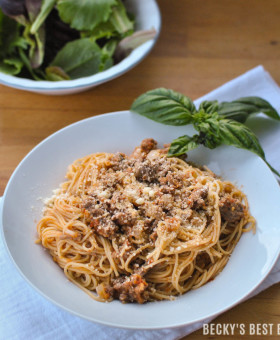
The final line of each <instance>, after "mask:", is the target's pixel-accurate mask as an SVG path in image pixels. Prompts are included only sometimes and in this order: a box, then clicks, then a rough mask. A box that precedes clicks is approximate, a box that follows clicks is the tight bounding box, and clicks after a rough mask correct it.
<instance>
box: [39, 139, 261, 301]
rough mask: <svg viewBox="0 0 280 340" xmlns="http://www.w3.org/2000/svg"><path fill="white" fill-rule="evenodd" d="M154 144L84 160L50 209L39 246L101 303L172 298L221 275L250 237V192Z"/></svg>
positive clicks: (252, 225) (73, 168)
mask: <svg viewBox="0 0 280 340" xmlns="http://www.w3.org/2000/svg"><path fill="white" fill-rule="evenodd" d="M166 150H167V149H156V142H155V141H154V140H152V139H146V140H144V141H143V142H142V144H141V146H140V147H137V148H136V149H135V150H134V152H133V154H132V155H131V156H129V157H128V156H126V155H124V154H121V153H117V154H109V153H96V154H92V155H89V156H86V157H83V158H81V159H78V160H76V161H75V162H74V163H73V164H72V165H71V166H70V167H69V170H68V172H67V175H66V177H67V180H66V181H65V182H64V183H62V184H61V186H60V188H59V189H57V190H56V191H55V195H54V196H53V197H52V198H51V199H49V201H48V202H47V203H46V206H45V209H44V216H43V217H42V219H41V220H40V221H39V223H38V226H37V230H38V234H39V241H41V243H42V245H43V247H45V248H47V249H48V250H49V252H50V254H51V255H52V257H53V260H54V261H55V262H57V263H58V265H59V266H60V267H61V268H63V269H64V273H65V275H66V276H67V278H68V279H69V280H70V281H72V282H73V283H75V284H76V285H77V286H79V287H80V288H82V289H83V290H84V291H86V292H87V293H88V294H89V295H91V296H92V297H93V298H94V299H95V300H98V301H108V300H112V299H120V300H121V301H122V302H138V303H143V302H145V301H155V300H163V299H173V298H174V297H175V296H177V295H180V294H183V293H185V292H187V291H188V290H190V289H195V288H198V287H200V286H202V285H204V284H205V283H207V282H208V281H210V280H212V279H214V278H215V276H216V275H218V274H219V273H220V272H221V270H222V269H223V268H224V266H225V265H226V263H227V261H228V259H229V257H230V255H231V253H232V251H233V250H234V247H235V246H236V244H237V242H238V240H239V239H240V237H241V235H242V233H243V232H245V231H249V230H252V229H253V230H254V228H255V221H254V218H253V217H252V216H251V215H250V214H249V210H248V202H247V199H246V196H245V195H244V194H243V193H242V192H241V191H240V190H239V189H237V188H236V187H235V186H234V185H233V184H232V183H230V182H227V181H223V180H221V179H220V178H219V177H217V176H216V175H215V174H214V173H212V172H211V171H210V170H209V169H207V168H198V167H195V166H192V165H190V164H188V163H187V162H185V161H184V160H182V159H180V158H176V157H174V158H169V157H167V156H166Z"/></svg>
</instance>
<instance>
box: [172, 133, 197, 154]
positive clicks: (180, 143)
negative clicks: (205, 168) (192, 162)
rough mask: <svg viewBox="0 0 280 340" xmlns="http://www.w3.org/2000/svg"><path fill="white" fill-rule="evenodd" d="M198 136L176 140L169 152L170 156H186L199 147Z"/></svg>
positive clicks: (182, 137)
mask: <svg viewBox="0 0 280 340" xmlns="http://www.w3.org/2000/svg"><path fill="white" fill-rule="evenodd" d="M197 137H198V136H197V135H195V136H192V137H190V136H187V135H185V136H181V137H178V138H176V139H174V140H173V141H172V143H171V145H170V148H169V150H168V156H170V157H171V156H180V155H184V154H185V153H186V152H188V151H191V150H193V149H196V148H197V147H198V146H199V143H198V140H197V139H198V138H197Z"/></svg>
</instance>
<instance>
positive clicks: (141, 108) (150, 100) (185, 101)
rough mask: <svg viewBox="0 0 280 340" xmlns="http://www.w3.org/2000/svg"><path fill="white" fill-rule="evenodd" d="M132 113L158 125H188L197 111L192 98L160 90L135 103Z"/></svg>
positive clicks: (143, 96) (144, 96) (142, 97)
mask: <svg viewBox="0 0 280 340" xmlns="http://www.w3.org/2000/svg"><path fill="white" fill-rule="evenodd" d="M131 111H134V112H136V113H138V114H140V115H142V116H145V117H147V118H150V119H152V120H154V121H156V122H158V123H163V124H167V125H186V124H190V123H191V122H192V119H193V117H192V115H193V113H194V112H195V111H196V109H195V106H194V104H193V102H192V100H191V99H190V98H188V97H185V96H184V95H182V94H181V93H178V92H175V91H172V90H167V89H164V88H159V89H155V90H152V91H148V92H146V93H144V94H143V95H141V96H140V97H138V98H137V99H136V100H135V101H134V102H133V104H132V106H131Z"/></svg>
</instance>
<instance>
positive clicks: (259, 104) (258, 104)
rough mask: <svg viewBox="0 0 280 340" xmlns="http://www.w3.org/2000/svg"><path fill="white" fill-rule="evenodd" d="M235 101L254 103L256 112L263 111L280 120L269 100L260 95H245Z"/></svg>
mask: <svg viewBox="0 0 280 340" xmlns="http://www.w3.org/2000/svg"><path fill="white" fill-rule="evenodd" d="M235 102H236V103H240V104H247V105H254V106H255V108H256V109H255V112H254V113H259V112H262V113H264V114H266V115H267V116H268V117H270V118H273V119H276V120H280V116H279V114H278V112H277V111H276V110H275V108H274V107H273V106H272V105H271V104H270V103H269V102H268V101H266V100H264V99H262V98H260V97H243V98H239V99H237V100H235Z"/></svg>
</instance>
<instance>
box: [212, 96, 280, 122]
mask: <svg viewBox="0 0 280 340" xmlns="http://www.w3.org/2000/svg"><path fill="white" fill-rule="evenodd" d="M217 112H218V113H219V115H220V116H222V117H224V118H227V119H233V120H236V121H239V122H240V123H244V122H245V121H246V119H247V118H248V117H249V116H250V115H252V114H256V113H260V112H263V113H264V114H266V115H267V116H269V117H271V118H274V119H277V120H280V116H279V115H278V113H277V111H276V110H275V109H274V108H273V107H272V106H271V105H270V104H269V103H268V102H267V101H266V100H264V99H262V98H260V97H243V98H239V99H237V100H234V101H232V102H222V103H220V104H219V107H218V110H217Z"/></svg>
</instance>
